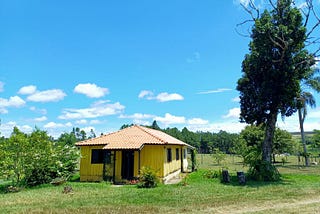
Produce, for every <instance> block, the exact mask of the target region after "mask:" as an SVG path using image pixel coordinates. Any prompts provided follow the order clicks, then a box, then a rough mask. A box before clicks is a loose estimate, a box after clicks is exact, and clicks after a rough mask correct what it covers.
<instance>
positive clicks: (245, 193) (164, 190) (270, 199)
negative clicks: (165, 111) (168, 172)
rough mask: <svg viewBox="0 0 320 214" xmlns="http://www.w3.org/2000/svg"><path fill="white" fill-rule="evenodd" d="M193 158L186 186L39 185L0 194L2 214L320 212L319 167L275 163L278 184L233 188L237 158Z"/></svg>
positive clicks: (257, 184) (239, 168)
mask: <svg viewBox="0 0 320 214" xmlns="http://www.w3.org/2000/svg"><path fill="white" fill-rule="evenodd" d="M202 158H203V159H202V163H201V156H200V155H198V164H199V168H200V169H199V170H198V171H197V172H195V173H191V174H189V175H188V176H187V179H186V181H185V182H182V183H187V185H182V184H174V185H160V186H159V187H157V188H154V189H139V188H137V187H136V186H134V185H125V186H114V185H110V184H108V183H105V182H101V183H80V182H70V183H68V185H71V186H72V188H73V192H72V193H69V194H63V193H62V191H63V187H64V186H51V185H43V186H40V187H37V188H32V189H25V190H22V191H21V192H18V193H9V194H0V210H1V213H275V212H277V213H302V212H303V213H320V167H319V166H312V167H309V168H305V167H302V166H299V165H298V164H297V161H296V158H292V159H291V158H290V159H288V163H286V164H285V165H284V166H282V164H279V166H278V167H279V170H280V171H281V172H282V181H281V182H277V183H258V182H252V181H250V182H248V183H247V185H245V186H240V185H238V183H237V181H236V178H235V175H236V171H239V170H244V171H245V170H246V169H245V168H243V167H242V164H241V163H240V161H241V160H240V159H237V157H234V158H233V157H228V158H227V159H226V160H225V161H224V163H221V165H217V164H215V163H213V159H212V157H211V156H209V155H204V156H203V157H202ZM221 167H225V168H228V170H229V171H230V173H231V176H232V182H231V183H230V184H222V183H220V181H219V180H218V179H212V178H206V177H205V176H204V174H205V173H206V172H207V171H208V170H217V169H220V168H221Z"/></svg>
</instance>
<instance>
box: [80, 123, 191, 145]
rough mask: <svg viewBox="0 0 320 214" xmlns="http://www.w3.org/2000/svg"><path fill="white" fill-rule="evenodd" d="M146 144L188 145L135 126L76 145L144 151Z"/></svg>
mask: <svg viewBox="0 0 320 214" xmlns="http://www.w3.org/2000/svg"><path fill="white" fill-rule="evenodd" d="M145 144H149V145H150V144H156V145H183V146H188V147H191V146H189V145H188V144H186V143H184V142H182V141H181V140H178V139H176V138H174V137H172V136H170V135H168V134H166V133H164V132H161V131H158V130H154V129H150V128H146V127H143V126H138V125H134V126H131V127H128V128H125V129H122V130H119V131H117V132H113V133H109V134H106V135H102V136H100V137H97V138H93V139H89V140H85V141H81V142H78V143H76V145H77V146H89V145H105V146H104V147H103V148H104V149H110V150H116V149H142V147H143V146H144V145H145Z"/></svg>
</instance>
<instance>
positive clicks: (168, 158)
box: [167, 149, 172, 163]
mask: <svg viewBox="0 0 320 214" xmlns="http://www.w3.org/2000/svg"><path fill="white" fill-rule="evenodd" d="M171 161H172V151H171V149H167V162H168V163H170V162H171Z"/></svg>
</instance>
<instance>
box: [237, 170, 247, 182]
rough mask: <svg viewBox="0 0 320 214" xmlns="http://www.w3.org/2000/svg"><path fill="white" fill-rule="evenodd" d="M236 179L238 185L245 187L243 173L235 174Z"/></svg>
mask: <svg viewBox="0 0 320 214" xmlns="http://www.w3.org/2000/svg"><path fill="white" fill-rule="evenodd" d="M237 177H238V181H239V184H241V185H245V184H246V176H245V175H244V172H237Z"/></svg>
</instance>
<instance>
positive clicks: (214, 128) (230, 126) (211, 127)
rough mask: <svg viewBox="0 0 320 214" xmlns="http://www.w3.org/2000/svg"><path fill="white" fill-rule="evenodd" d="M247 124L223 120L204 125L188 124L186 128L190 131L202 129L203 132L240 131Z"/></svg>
mask: <svg viewBox="0 0 320 214" xmlns="http://www.w3.org/2000/svg"><path fill="white" fill-rule="evenodd" d="M246 125H247V124H245V123H240V122H239V121H235V120H228V121H223V122H219V121H217V122H213V123H210V124H207V125H205V126H191V125H190V126H188V127H187V128H188V129H189V130H191V131H204V132H215V133H217V132H219V131H221V130H223V131H226V132H229V133H240V132H241V130H242V129H244V127H245V126H246Z"/></svg>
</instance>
